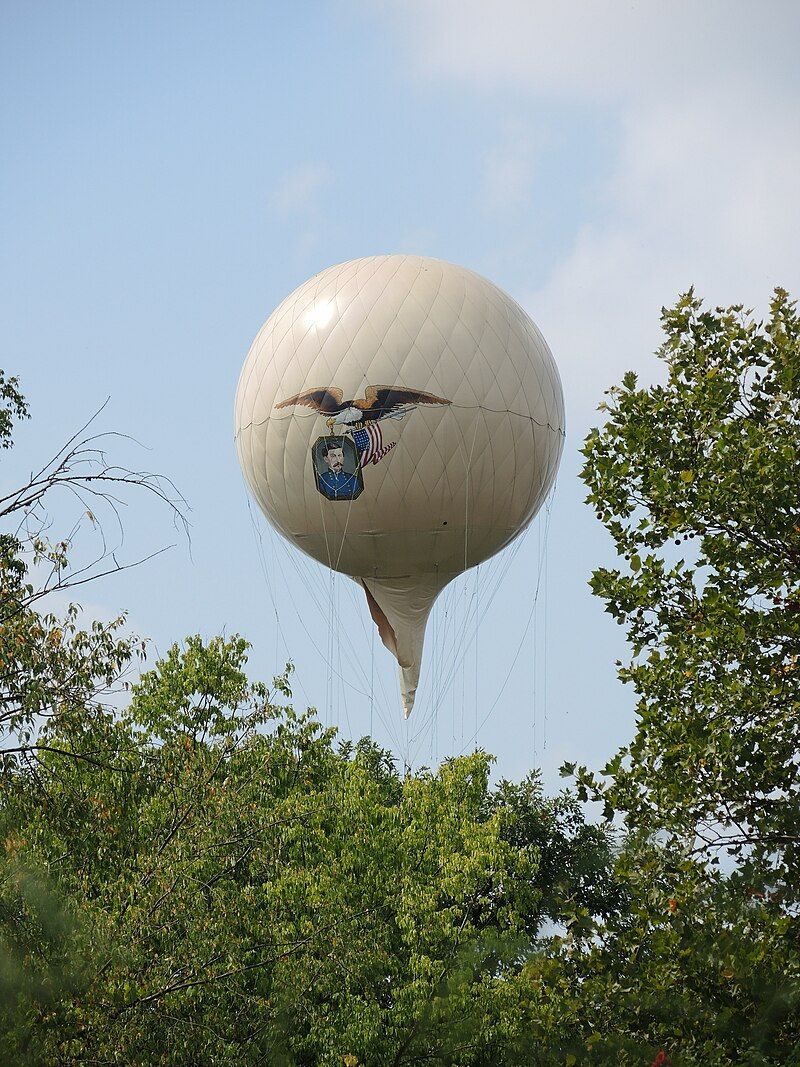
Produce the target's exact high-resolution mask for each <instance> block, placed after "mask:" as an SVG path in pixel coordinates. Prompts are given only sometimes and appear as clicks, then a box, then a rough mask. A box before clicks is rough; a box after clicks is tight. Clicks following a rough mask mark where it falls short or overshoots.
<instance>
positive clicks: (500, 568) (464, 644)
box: [412, 527, 541, 759]
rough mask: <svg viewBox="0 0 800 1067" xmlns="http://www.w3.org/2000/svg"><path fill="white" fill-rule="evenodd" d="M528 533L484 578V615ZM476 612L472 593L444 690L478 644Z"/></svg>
mask: <svg viewBox="0 0 800 1067" xmlns="http://www.w3.org/2000/svg"><path fill="white" fill-rule="evenodd" d="M529 530H530V527H528V529H527V530H526V531H524V533H523V534H522V535H521V536H520V537H519V538H518V539H517V541H516V542H515V544H514V545H513V548H510V550H509V552H507V553H504V554H503V555H502V557H501V556H500V555H498V556H495V557H494V558H493V559H492V560H491V561H490V562H489V566H490V570H491V573H490V574H489V575H487V576H486V577H485V579H484V588H486V587H487V586H489V587H490V588H491V592H490V594H489V596H488V597H486V595H485V594H484V596H485V600H484V612H486V611H488V609H489V607H490V606H491V604H492V603H493V602H494V599H495V597H496V596H497V593H498V591H499V590H500V588H501V587H502V584H503V582H504V580H505V577H506V575H507V573H508V571H509V569H510V567H511V565H512V563H513V562H514V559H515V558H516V556H517V554H518V553H519V551H520V550H521V548H522V543H523V541H525V540H526V539H527V536H528V533H529ZM481 566H483V565H481ZM540 567H541V561H540V560H537V570H538V569H539V568H540ZM537 593H538V585H537ZM464 594H465V597H466V594H467V585H466V581H465V584H464ZM477 608H478V605H477V603H476V599H475V591H473V594H472V596H471V597H470V598H469V603H468V605H467V617H466V618H465V620H464V622H463V624H462V626H461V627H460V630H459V633H460V634H461V641H460V648H461V654H460V656H459V657H458V659H457V660H456V661H455V662H454V663H453V664H452V665H451V667H450V669H449V672H448V676H447V681H446V682H445V683H444V685H445V688H449V685H450V680H451V679H452V678H453V677H454V675H455V673H456V671H457V670H458V667H459V666H461V667H463V666H464V664H465V660H466V656H467V652H468V650H469V647H470V645H472V644H473V642H474V640H475V638H476V636H477V630H478V626H479V623H478V621H477V618H478V616H477ZM473 623H474V624H475V628H474V630H473V632H472V634H471V636H470V637H469V639H468V640H467V639H466V636H467V631H468V630H471V629H472V624H473ZM476 665H477V659H476ZM461 681H462V721H463V716H464V707H465V703H466V701H465V692H464V683H465V676H464V672H463V670H462V679H461ZM430 722H431V715H430V713H428V714H427V716H425V717H423V719H422V722H420V723H419V727H418V729H417V731H416V733H415V734H414V737H413V738H412V744H413V743H415V742H418V743H417V747H416V749H415V751H414V758H415V759H416V756H417V755H418V753H419V748H420V747H421V745H422V743H423V742H424V737H425V733H426V731H427V729H428V728H429V727H430ZM481 726H483V723H482V724H481ZM473 739H474V735H473ZM462 742H463V729H462ZM468 743H469V742H468ZM462 751H463V750H462Z"/></svg>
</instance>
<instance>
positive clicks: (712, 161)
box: [526, 94, 800, 433]
mask: <svg viewBox="0 0 800 1067" xmlns="http://www.w3.org/2000/svg"><path fill="white" fill-rule="evenodd" d="M624 134H625V135H624V141H623V147H622V151H621V154H620V158H619V160H618V164H617V168H616V172H615V174H614V176H613V177H612V179H611V181H610V183H609V185H608V187H607V189H606V190H605V193H606V210H605V212H604V214H603V215H602V217H601V218H598V220H597V221H596V222H594V223H592V224H591V225H589V226H587V227H585V228H584V229H583V230H582V231H581V232H580V233H579V235H578V237H577V239H576V240H575V242H574V244H573V246H572V247H571V249H570V250H569V252H568V253H567V255H566V256H565V257H564V258H563V259H562V261H561V262H560V263H559V264H558V266H557V268H556V269H555V271H554V272H553V273H552V275H551V277H550V278H549V279H548V281H547V282H546V284H545V285H544V286H542V287H541V288H540V289H539V290H538V291H536V292H533V293H531V295H530V298H529V299H528V300H527V301H526V304H527V306H528V309H529V310H530V312H531V313H532V314H533V316H534V318H536V319H537V321H538V322H539V323H540V325H541V326H542V329H543V331H544V333H545V335H546V336H547V337H548V339H549V341H550V344H551V346H552V348H553V350H554V352H556V353H557V358H558V361H559V364H560V366H561V369H562V375H563V377H564V384H565V390H566V393H567V399H568V404H569V408H570V411H571V414H572V424H573V428H574V429H575V431H576V432H578V433H583V431H584V429H585V428H586V426H587V425H588V423H589V420H590V419H591V418H592V412H593V407H594V405H595V404H596V403H597V401H598V400H599V399H600V396H601V394H602V391H603V389H605V388H606V387H607V386H608V385H610V384H613V383H614V382H615V381H617V380H618V379H619V377H620V376H621V374H622V373H623V372H624V371H625V370H627V369H630V368H632V369H635V370H639V371H642V370H644V371H645V373H647V374H652V373H653V372H654V371H655V368H656V365H655V363H654V361H653V360H652V359H651V358H650V354H651V353H652V351H653V350H654V348H655V347H656V345H657V344H658V343H659V331H658V316H659V310H660V308H661V306H662V304H665V303H670V302H672V301H673V300H674V298H675V297H676V296H677V295H678V293H679V292H682V291H684V290H685V289H687V288H688V287H689V286H690V285H694V286H695V287H696V289H697V292H698V294H699V295H701V296H703V297H704V298H705V299H706V300H707V301H708V302H710V303H722V304H731V303H738V302H742V303H745V304H751V305H755V306H756V309H757V310H763V309H764V308H765V307H766V305H767V302H768V300H769V296H770V293H771V291H772V289H773V288H774V287H775V286H776V285H783V286H784V287H786V288H789V289H790V291H793V292H796V293H798V295H800V264H798V259H797V248H798V245H800V202H799V201H798V198H797V196H796V194H795V189H794V187H795V183H796V175H797V174H798V173H800V120H799V119H798V116H797V114H796V112H795V111H794V109H793V108H791V106H790V105H789V104H785V105H784V106H782V107H778V106H776V105H773V106H772V107H771V108H769V107H767V106H766V102H765V101H764V100H760V99H750V100H744V99H742V98H738V99H735V98H731V97H723V96H720V95H717V94H708V95H705V96H702V97H697V98H696V99H694V100H693V101H692V102H688V101H687V102H685V103H684V104H682V105H681V106H666V105H665V106H661V107H643V108H638V109H635V110H633V111H631V112H630V113H629V115H628V116H627V118H626V119H625V122H624Z"/></svg>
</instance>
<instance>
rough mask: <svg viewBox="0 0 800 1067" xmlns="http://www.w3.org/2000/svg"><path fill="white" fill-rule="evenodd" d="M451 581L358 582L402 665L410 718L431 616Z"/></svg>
mask: <svg viewBox="0 0 800 1067" xmlns="http://www.w3.org/2000/svg"><path fill="white" fill-rule="evenodd" d="M450 577H452V575H448V576H447V577H446V578H442V576H441V575H439V574H431V575H427V576H421V577H414V578H357V579H356V581H357V582H358V583H359V585H361V586H362V587H363V589H364V592H365V593H366V595H367V604H368V605H369V611H370V615H371V616H372V618H373V620H374V622H375V625H376V626H377V628H378V633H379V634H380V637H381V641H382V642H383V644H384V645H385V646H386V648H388V649H389V651H390V652H391V653H392V655H393V656H394V657H395V659H396V660H397V662H398V664H399V665H400V697H401V699H402V702H403V714H404V716H405V717H406V718H408V716H409V715H410V714H411V710H412V708H413V707H414V699H415V697H416V693H417V685H418V683H419V672H420V666H421V664H422V648H423V644H424V641H425V627H426V625H427V622H428V616H429V615H430V612H431V608H432V607H433V603H434V601H435V600H436V598H437V596H438V595H439V593H440V592H441V591H442V589H444V587H445V585H446V584H447V582H448V581H449V579H450Z"/></svg>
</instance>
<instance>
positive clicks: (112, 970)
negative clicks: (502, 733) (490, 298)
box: [0, 291, 800, 1067]
mask: <svg viewBox="0 0 800 1067" xmlns="http://www.w3.org/2000/svg"><path fill="white" fill-rule="evenodd" d="M663 325H664V331H665V340H664V343H663V345H662V347H661V349H660V352H659V356H660V358H661V359H662V361H663V364H664V369H665V376H664V379H663V380H662V381H661V382H660V383H659V384H656V385H653V386H649V387H642V386H640V385H639V383H638V381H637V379H636V377H635V376H634V375H632V374H631V375H627V376H626V377H625V378H624V380H623V382H622V383H621V384H620V385H619V386H617V387H614V388H612V389H611V390H610V392H609V395H608V399H607V401H606V403H605V405H604V408H605V421H604V423H603V425H602V426H601V427H599V428H598V429H596V430H594V431H592V433H591V434H590V435H589V437H588V439H587V441H586V443H585V447H584V455H585V460H586V462H585V467H584V471H583V478H584V481H585V483H586V485H587V488H588V491H589V497H588V499H589V502H590V504H591V505H592V506H593V507H594V509H595V511H596V513H597V515H598V518H599V520H600V521H601V522H602V523H603V524H604V525H605V526H606V527H607V529H608V530H609V532H610V534H611V536H612V538H613V539H614V543H615V545H616V548H617V551H618V554H619V558H620V563H619V566H618V567H616V568H601V569H598V570H596V571H595V573H594V575H593V578H592V587H593V589H594V592H595V593H596V594H597V595H598V596H599V597H600V598H602V599H603V600H604V601H605V603H606V606H607V608H608V610H609V611H610V612H611V614H612V615H613V616H614V617H615V618H616V619H617V620H618V621H619V622H620V623H621V624H623V625H624V626H625V628H626V633H627V636H628V640H629V644H630V649H631V657H630V661H629V662H626V663H624V664H623V663H621V664H620V665H619V673H620V678H621V680H622V682H623V683H624V684H627V685H631V686H633V688H634V690H635V692H636V695H637V702H638V703H637V719H636V729H635V734H634V737H633V738H632V740H631V742H630V744H629V745H627V746H626V747H625V748H624V749H623V750H621V751H620V752H619V753H617V754H616V756H615V757H614V758H613V759H612V760H611V761H610V762H609V763H608V764H607V766H606V767H604V768H600V769H597V768H577V767H576V766H575V765H574V764H567V765H565V767H564V774H565V775H566V776H573V777H574V779H575V787H574V788H573V789H572V790H571V791H570V790H565V791H564V792H563V793H562V794H561V795H559V796H557V797H547V796H545V795H544V793H543V790H542V787H541V783H540V780H539V777H538V775H537V773H536V772H535V771H532V772H531V774H530V775H529V776H528V777H527V778H526V779H524V780H523V781H522V782H517V783H514V782H507V781H500V782H497V783H495V782H493V780H492V771H491V759H490V757H489V756H488V755H487V754H486V753H483V752H475V753H473V754H472V755H470V756H467V757H461V758H458V759H451V760H445V761H444V762H443V763H442V764H441V766H439V767H438V768H420V769H418V770H416V771H414V772H413V773H412V772H410V771H408V772H401V771H400V770H399V769H398V767H397V766H396V765H395V763H394V761H393V758H392V756H391V754H390V753H388V752H386V751H383V750H382V749H380V748H379V747H378V746H376V745H375V744H374V743H373V742H372V741H371V740H370V739H369V738H364V739H361V740H360V741H356V742H354V741H351V740H347V739H341V738H339V737H338V736H337V734H336V733H335V731H333V730H331V729H325V728H323V727H322V726H321V725H320V723H319V722H318V720H317V718H316V714H315V712H314V710H313V709H307V710H304V711H301V710H298V709H296V708H295V707H294V705H293V702H292V694H291V667H288V668H287V671H286V673H285V674H283V675H281V676H280V677H278V678H276V679H273V680H272V681H271V682H269V683H265V682H263V681H253V680H252V679H250V678H249V677H248V674H247V669H246V663H247V653H248V645H247V642H246V641H245V640H244V638H242V637H239V636H234V637H230V638H225V639H224V638H221V637H217V638H212V639H210V640H203V639H201V638H200V637H199V636H192V637H189V638H187V639H185V640H184V641H183V642H182V643H177V644H175V645H174V646H173V647H172V648H170V649H169V650H168V652H167V653H166V655H165V656H163V657H162V658H161V659H160V660H158V661H157V662H156V663H155V664H153V665H152V666H150V667H149V669H148V670H145V671H144V673H141V674H140V675H138V676H137V674H136V672H132V668H133V667H135V666H138V665H139V664H138V663H137V660H138V659H139V658H141V657H143V656H144V654H145V652H146V646H145V645H144V644H143V643H142V642H141V641H140V640H139V639H138V638H135V637H133V636H131V635H130V634H129V633H128V632H127V630H126V627H125V620H124V616H120V618H119V619H117V620H115V621H113V622H112V623H110V624H101V623H91V624H88V625H83V626H82V624H81V619H82V616H81V613H80V610H79V608H77V607H74V606H73V607H70V608H69V609H67V611H66V613H62V614H61V615H58V614H56V613H53V612H51V611H49V610H48V607H47V596H48V594H49V593H50V592H52V591H53V590H64V589H70V588H73V587H74V586H76V585H80V584H81V583H82V582H83V581H85V580H87V579H89V578H92V577H99V576H102V575H103V574H104V573H106V572H107V571H108V570H114V569H117V568H118V566H119V564H117V562H116V557H115V556H114V554H113V552H112V553H111V554H110V555H109V552H108V548H107V545H106V542H105V541H104V540H103V538H102V537H101V539H100V551H99V554H97V555H95V556H94V557H91V556H90V558H89V559H88V561H87V560H85V559H84V560H81V561H80V562H77V563H76V562H75V558H76V556H75V553H76V552H77V551H78V541H79V540H80V538H81V537H83V536H84V535H85V534H91V533H92V532H93V531H96V529H97V525H98V523H99V522H100V519H99V517H98V516H99V513H100V511H101V510H102V508H103V506H104V501H105V502H106V503H107V502H108V497H107V495H106V493H105V490H106V489H107V487H108V486H109V485H113V486H114V487H115V488H122V489H123V490H125V491H134V492H136V491H142V490H143V491H145V492H148V493H154V494H155V495H156V496H157V497H158V498H159V499H160V500H161V501H162V503H164V504H165V505H166V506H167V507H169V508H171V509H177V513H178V514H180V498H179V496H178V495H177V494H176V493H175V492H174V490H173V489H172V487H170V485H169V483H168V482H166V481H164V480H163V479H158V478H154V477H153V476H152V475H150V474H147V473H142V472H133V471H129V470H125V469H124V468H120V467H117V466H114V465H112V464H110V462H109V461H108V460H107V459H106V456H105V445H104V444H103V443H102V441H101V440H100V439H98V438H96V437H92V436H85V435H84V434H83V432H82V433H81V434H79V435H77V436H76V438H74V439H73V440H72V441H71V442H68V444H67V445H66V446H65V448H64V449H62V450H61V451H60V452H58V453H57V454H56V456H55V458H54V459H53V460H51V461H50V463H48V464H46V465H45V466H44V467H42V468H41V470H40V471H39V473H38V474H34V475H32V477H31V479H30V481H29V482H28V483H27V484H26V485H24V486H22V487H20V488H19V489H18V490H15V491H12V492H10V493H9V494H7V495H6V496H4V497H3V498H2V500H0V517H2V518H3V519H4V520H5V523H6V527H5V529H4V530H3V531H2V533H0V590H1V591H2V597H1V598H0V599H1V601H2V602H1V603H0V783H1V785H2V789H1V790H0V835H2V840H3V844H4V852H3V858H2V860H1V861H0V1061H2V1062H4V1063H5V1062H9V1063H19V1064H25V1063H28V1064H37V1065H38V1064H73V1063H87V1064H88V1063H93V1064H101V1063H104V1064H112V1063H124V1064H153V1063H164V1064H174V1065H186V1067H189V1065H192V1067H195V1065H202V1064H217V1063H231V1064H243V1065H244V1064H251V1063H252V1064H261V1063H269V1064H285V1065H287V1067H293V1065H298V1067H299V1065H312V1064H313V1065H316V1064H321V1065H331V1067H332V1065H334V1064H337V1065H341V1064H344V1065H345V1067H356V1065H357V1064H367V1065H373V1064H375V1065H387V1067H389V1065H396V1067H399V1065H401V1064H414V1063H438V1064H443V1065H444V1064H447V1065H452V1067H458V1065H463V1067H467V1065H475V1067H478V1065H488V1064H493V1065H494V1064H498V1065H509V1067H510V1065H523V1064H524V1065H540V1067H576V1065H581V1064H597V1065H605V1064H614V1065H622V1067H628V1065H629V1067H668V1065H671V1067H738V1065H751V1067H779V1065H784V1064H791V1063H800V1039H799V1038H798V1035H800V896H799V894H800V884H798V840H800V830H799V828H800V799H799V798H800V787H799V786H798V712H799V711H800V690H799V689H798V686H799V685H800V668H799V667H798V656H800V570H799V567H800V505H798V501H800V473H799V471H800V468H798V463H797V459H798V449H799V448H800V425H799V424H798V419H799V418H800V322H799V321H798V317H797V313H796V309H795V306H794V304H793V303H792V302H791V301H790V300H789V298H788V296H787V295H786V294H785V293H783V292H781V291H777V292H776V294H775V298H774V301H773V303H772V306H771V310H770V315H769V318H768V319H767V320H766V321H765V322H763V323H762V322H759V321H757V320H756V319H755V318H754V317H753V316H752V314H750V313H749V312H746V311H745V310H744V309H743V308H742V307H734V308H728V309H715V310H709V309H706V308H704V306H703V305H702V303H701V301H700V300H698V299H697V298H696V297H695V295H694V294H693V293H692V292H690V293H688V294H687V295H686V296H684V297H683V298H681V299H680V300H679V301H678V303H677V304H676V306H675V307H674V308H671V309H668V310H665V311H664V314H663ZM27 414H28V412H27V406H26V404H25V401H24V398H23V396H22V394H21V392H20V388H19V383H18V382H17V381H16V379H14V378H8V377H6V376H4V375H0V446H2V447H3V448H8V447H10V446H11V445H12V443H13V434H14V427H15V423H16V421H17V420H18V419H20V418H24V417H27ZM63 489H66V490H68V492H69V494H70V497H71V499H73V500H77V501H78V502H79V507H80V508H81V509H82V511H83V515H84V519H85V521H84V523H83V525H78V526H75V525H74V524H73V525H72V526H71V529H72V530H73V532H72V534H71V535H70V536H68V537H65V538H63V539H57V538H54V537H53V536H52V530H53V528H54V517H53V513H52V512H51V511H50V510H49V508H50V502H51V500H52V498H53V495H54V493H55V492H57V491H59V490H63ZM111 519H112V521H113V519H114V513H113V508H112V512H111ZM589 799H594V800H599V801H601V802H602V805H603V806H604V808H605V814H606V817H607V820H608V821H604V820H600V821H591V820H589V819H588V818H587V814H586V809H585V807H584V801H587V800H589ZM613 827H616V828H613Z"/></svg>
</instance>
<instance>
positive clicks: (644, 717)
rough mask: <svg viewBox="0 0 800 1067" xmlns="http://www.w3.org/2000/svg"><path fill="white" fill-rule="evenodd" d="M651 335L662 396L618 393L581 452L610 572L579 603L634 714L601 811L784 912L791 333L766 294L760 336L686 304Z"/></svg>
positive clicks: (743, 322)
mask: <svg viewBox="0 0 800 1067" xmlns="http://www.w3.org/2000/svg"><path fill="white" fill-rule="evenodd" d="M663 322H664V330H665V333H666V340H665V342H664V345H663V346H662V349H661V356H662V358H663V359H664V361H665V363H666V366H667V371H668V377H667V381H666V383H665V384H663V385H658V386H654V387H652V388H650V389H641V388H638V386H637V382H636V378H635V376H634V375H632V374H629V375H626V377H625V379H624V380H623V384H622V386H621V387H620V388H618V389H612V390H611V393H610V400H609V402H608V405H607V410H608V421H607V423H606V425H605V426H604V427H603V429H602V430H595V431H593V433H592V434H591V435H590V436H589V438H588V440H587V442H586V447H585V449H584V454H585V456H586V465H585V468H584V479H585V481H586V484H587V486H588V487H589V501H590V502H591V503H592V504H593V506H594V508H595V510H596V512H597V514H598V517H599V518H600V519H601V521H602V522H603V523H604V524H605V526H606V527H607V528H608V530H609V531H610V533H611V534H612V536H613V538H614V541H615V544H616V546H617V549H618V551H619V553H620V555H621V556H623V557H624V558H625V559H626V560H627V561H628V567H627V568H626V569H625V570H620V569H600V570H598V571H596V572H595V574H594V577H593V579H592V587H593V589H594V591H595V593H596V594H597V595H598V596H600V597H601V598H602V599H603V600H605V601H606V605H607V610H608V611H610V612H611V613H612V614H613V615H614V617H615V618H616V619H618V620H619V621H620V622H622V623H623V624H624V625H625V626H626V628H627V633H628V638H629V640H630V643H631V646H632V649H633V653H634V659H633V661H632V662H631V663H630V664H628V665H626V666H623V667H622V668H621V670H620V677H621V678H622V680H623V681H624V682H626V683H628V684H630V685H632V686H633V687H634V689H635V690H636V693H637V695H638V698H639V702H638V705H637V712H638V722H637V731H636V736H635V738H634V740H633V742H632V744H631V745H630V746H629V747H628V748H627V749H626V750H624V751H623V752H622V753H620V755H619V756H618V757H617V758H616V759H615V760H614V761H613V762H612V764H611V765H610V766H609V767H608V768H607V769H606V770H607V773H609V774H611V775H612V776H613V783H612V785H611V786H610V787H609V788H607V789H606V790H605V791H604V795H605V798H606V799H607V801H608V802H609V804H610V805H611V806H613V807H614V808H617V809H620V810H622V811H624V812H626V813H627V815H628V818H629V820H632V822H633V823H634V824H635V825H637V826H640V827H649V828H651V829H666V830H668V831H670V832H672V833H673V834H675V835H676V836H677V837H683V838H685V837H686V836H687V835H690V836H693V835H695V834H696V835H697V836H698V838H699V842H700V843H704V844H705V845H707V846H708V850H709V851H714V850H719V849H720V848H726V849H727V850H728V851H729V852H730V853H731V854H733V855H734V856H742V857H744V856H747V857H749V858H750V860H751V861H752V862H751V863H750V864H749V867H748V870H749V872H750V874H749V877H751V878H754V879H760V881H761V882H762V883H763V882H764V880H765V879H766V881H767V882H768V883H769V884H770V886H771V888H772V889H773V890H774V889H777V888H780V890H781V892H784V893H786V894H789V896H790V897H791V899H792V900H797V899H798V892H800V882H799V881H798V871H800V853H799V852H798V843H800V793H798V780H800V775H799V774H798V771H799V770H800V762H799V759H800V757H799V756H798V753H799V752H800V714H799V713H800V660H798V655H799V654H800V503H799V502H800V462H799V460H800V321H799V320H798V316H797V312H796V309H795V305H794V304H793V303H792V302H791V301H790V300H789V299H788V297H787V295H786V293H784V292H782V291H781V290H778V291H777V292H776V295H775V299H774V300H773V302H772V308H771V316H770V318H769V320H768V321H767V322H766V324H764V325H761V324H759V323H757V322H755V321H753V320H752V318H751V317H750V316H749V315H748V314H747V313H745V312H743V311H742V308H741V307H735V308H730V309H728V310H722V309H718V310H716V311H710V310H704V309H703V308H702V305H701V303H700V301H699V300H697V299H696V298H695V297H694V295H693V294H692V293H689V294H687V295H686V296H685V297H684V298H683V299H682V300H681V301H680V302H679V303H678V305H677V306H676V307H675V309H674V310H671V311H666V312H665V313H664V317H663ZM759 888H764V886H763V884H762V885H760V886H759Z"/></svg>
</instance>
